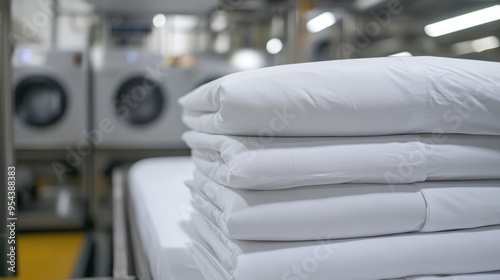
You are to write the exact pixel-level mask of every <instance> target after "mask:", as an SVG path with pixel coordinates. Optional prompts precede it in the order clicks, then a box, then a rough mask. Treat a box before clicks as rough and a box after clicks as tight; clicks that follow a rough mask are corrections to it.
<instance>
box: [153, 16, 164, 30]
mask: <svg viewBox="0 0 500 280" xmlns="http://www.w3.org/2000/svg"><path fill="white" fill-rule="evenodd" d="M166 22H167V18H166V17H165V15H164V14H157V15H156V16H154V17H153V25H154V26H155V27H157V28H160V27H162V26H164V25H165V23H166Z"/></svg>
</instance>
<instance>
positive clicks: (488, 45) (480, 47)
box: [471, 36, 500, 53]
mask: <svg viewBox="0 0 500 280" xmlns="http://www.w3.org/2000/svg"><path fill="white" fill-rule="evenodd" d="M471 45H472V49H473V50H474V51H475V52H478V53H479V52H484V51H486V50H491V49H496V48H498V47H500V42H499V41H498V38H497V37H495V36H489V37H485V38H481V39H477V40H474V41H472V42H471Z"/></svg>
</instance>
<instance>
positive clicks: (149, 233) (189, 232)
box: [128, 157, 204, 280]
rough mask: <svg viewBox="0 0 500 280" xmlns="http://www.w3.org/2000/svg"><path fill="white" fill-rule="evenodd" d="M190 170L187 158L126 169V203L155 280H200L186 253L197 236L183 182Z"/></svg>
mask: <svg viewBox="0 0 500 280" xmlns="http://www.w3.org/2000/svg"><path fill="white" fill-rule="evenodd" d="M193 170H194V165H193V163H192V162H191V160H190V158H189V157H171V158H154V159H146V160H141V161H139V162H137V163H135V164H134V165H133V166H132V167H131V168H130V172H129V177H128V181H129V182H128V185H129V190H130V203H131V206H132V207H133V211H134V213H135V216H136V217H137V219H136V221H137V223H138V225H137V226H138V230H139V235H140V239H141V244H142V246H143V248H144V251H145V253H146V258H147V261H148V264H149V267H150V271H151V276H152V277H153V279H155V280H203V279H204V278H203V276H202V275H201V272H200V270H199V269H198V267H197V266H196V263H195V261H194V259H193V257H192V254H191V252H190V250H189V246H190V244H191V243H192V242H193V241H192V239H193V236H196V234H197V232H196V230H195V228H194V226H193V225H192V223H190V222H189V221H190V213H191V211H192V210H193V208H192V205H191V195H190V193H189V190H188V189H187V188H186V186H185V185H184V181H185V180H187V179H188V178H190V177H191V176H192V172H193Z"/></svg>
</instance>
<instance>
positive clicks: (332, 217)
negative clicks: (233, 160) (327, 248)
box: [187, 172, 500, 241]
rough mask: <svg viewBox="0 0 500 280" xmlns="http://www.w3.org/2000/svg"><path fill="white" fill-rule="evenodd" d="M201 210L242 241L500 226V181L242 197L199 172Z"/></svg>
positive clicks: (195, 184)
mask: <svg viewBox="0 0 500 280" xmlns="http://www.w3.org/2000/svg"><path fill="white" fill-rule="evenodd" d="M187 185H188V186H189V187H190V188H191V189H192V190H193V192H192V194H193V204H194V206H195V208H196V209H197V210H198V211H200V212H201V213H203V215H204V216H206V217H208V218H209V219H210V221H211V222H213V223H214V224H216V225H217V227H218V228H219V229H220V230H221V231H222V232H223V233H224V234H225V235H227V236H228V237H230V238H233V239H238V240H264V241H265V240H275V241H294V240H318V239H338V238H355V237H369V236H377V235H388V234H395V233H405V232H417V231H420V232H433V231H444V230H452V229H465V228H474V227H482V226H489V225H500V180H497V181H488V180H485V181H448V182H424V183H415V184H400V185H394V186H389V185H381V184H379V185H376V184H338V185H320V186H307V187H299V188H293V189H286V190H273V191H255V190H236V189H231V188H227V187H224V186H221V185H219V184H217V183H215V182H214V181H212V180H211V179H209V178H207V177H205V176H204V175H202V174H201V173H199V172H196V173H195V176H194V180H192V181H188V182H187Z"/></svg>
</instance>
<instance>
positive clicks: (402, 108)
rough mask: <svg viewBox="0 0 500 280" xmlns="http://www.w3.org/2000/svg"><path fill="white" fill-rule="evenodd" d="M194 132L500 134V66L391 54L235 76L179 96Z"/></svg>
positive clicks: (291, 134)
mask: <svg viewBox="0 0 500 280" xmlns="http://www.w3.org/2000/svg"><path fill="white" fill-rule="evenodd" d="M179 102H180V104H181V105H182V107H183V109H184V115H183V120H184V122H185V123H186V124H187V125H188V126H189V127H190V128H191V129H194V130H198V131H203V132H207V133H216V134H226V135H247V136H363V135H365V136H367V135H389V134H407V133H462V134H485V135H500V63H495V62H484V61H474V60H465V59H450V58H438V57H386V58H370V59H351V60H337V61H326V62H314V63H303V64H293V65H283V66H276V67H270V68H263V69H258V70H253V71H247V72H240V73H236V74H232V75H228V76H226V77H223V78H221V79H218V80H215V81H213V82H210V83H208V84H205V85H203V86H201V87H199V88H197V89H195V90H193V91H192V92H191V93H189V94H187V95H186V96H184V97H183V98H181V99H180V100H179Z"/></svg>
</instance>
